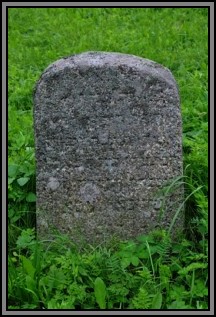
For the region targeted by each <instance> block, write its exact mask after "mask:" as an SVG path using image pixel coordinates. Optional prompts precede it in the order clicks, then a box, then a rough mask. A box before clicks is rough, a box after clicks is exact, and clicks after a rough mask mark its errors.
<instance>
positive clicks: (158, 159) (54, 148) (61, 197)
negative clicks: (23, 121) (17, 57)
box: [34, 52, 183, 243]
mask: <svg viewBox="0 0 216 317" xmlns="http://www.w3.org/2000/svg"><path fill="white" fill-rule="evenodd" d="M34 124H35V142H36V163H37V164H36V167H37V176H36V185H37V229H38V233H39V235H40V236H41V237H45V236H50V235H51V234H52V232H53V229H55V228H56V229H58V230H60V232H64V233H69V234H70V236H71V237H72V239H74V241H77V242H78V241H80V240H82V239H84V240H87V241H88V242H90V243H95V242H101V241H103V240H104V239H107V238H108V239H109V238H111V237H112V236H113V235H117V236H118V237H120V238H122V239H128V238H132V237H136V236H137V235H140V234H145V233H148V232H149V230H151V229H152V228H154V227H156V226H158V225H159V226H162V227H164V228H166V227H167V226H169V224H170V221H171V220H172V219H173V217H174V214H175V212H176V210H177V208H178V207H179V204H180V203H181V201H182V196H181V191H177V192H175V193H173V194H172V195H170V196H169V198H168V200H167V201H166V204H165V212H164V216H163V217H162V219H161V220H158V219H159V213H160V212H161V206H162V198H160V197H158V196H157V195H156V194H157V191H158V189H159V188H160V186H161V185H164V184H165V183H166V182H167V181H168V180H171V179H173V178H174V177H177V176H181V175H182V130H181V113H180V105H179V95H178V89H177V86H176V82H175V80H174V78H173V76H172V74H171V72H170V71H169V70H168V69H167V68H165V67H163V66H161V65H159V64H157V63H155V62H152V61H150V60H147V59H143V58H139V57H136V56H133V55H125V54H120V53H105V52H87V53H82V54H78V55H73V56H70V57H67V58H63V59H60V60H58V61H57V62H55V63H53V64H51V65H50V66H49V67H48V68H47V69H46V70H45V71H44V72H43V74H42V76H41V77H40V79H39V81H38V82H37V85H36V88H35V93H34ZM182 219H183V215H181V216H180V218H178V219H177V222H176V226H177V227H181V226H182ZM175 228H176V227H175Z"/></svg>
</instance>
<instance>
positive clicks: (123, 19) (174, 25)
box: [8, 8, 208, 310]
mask: <svg viewBox="0 0 216 317" xmlns="http://www.w3.org/2000/svg"><path fill="white" fill-rule="evenodd" d="M90 50H91V51H92V50H97V51H115V52H122V53H128V54H133V55H138V56H141V57H144V58H148V59H151V60H154V61H156V62H158V63H160V64H163V65H164V66H166V67H168V68H169V69H170V70H171V71H172V73H173V75H174V76H175V78H176V81H177V83H178V86H179V93H180V97H181V107H182V118H183V154H184V182H185V202H186V203H185V205H186V223H185V232H184V235H181V236H180V237H179V240H178V241H172V240H170V236H169V232H166V231H164V230H162V229H158V230H157V231H155V232H152V233H151V234H150V235H148V236H141V237H137V238H136V239H134V241H117V240H113V241H112V242H110V244H108V245H100V246H98V247H95V248H93V247H92V246H88V245H86V246H85V248H84V249H82V250H80V249H79V248H77V247H76V246H74V245H73V244H72V242H71V241H70V239H68V238H67V237H66V236H59V237H58V238H57V239H56V240H55V242H52V243H51V242H45V241H40V242H39V241H37V240H36V238H35V231H34V226H35V198H36V196H35V162H34V133H33V121H32V120H33V116H32V107H33V104H32V92H33V88H34V85H35V82H36V80H37V79H38V78H39V76H40V74H41V73H42V72H43V70H44V69H45V68H46V67H47V66H48V65H49V64H50V63H52V62H54V61H56V60H57V59H59V58H61V57H65V56H68V55H72V54H75V53H79V52H83V51H90ZM207 83H208V12H207V9H205V8H162V9H161V8H67V9H65V8H9V10H8V117H9V122H8V268H9V269H8V308H9V309H15V310H18V309H77V310H79V309H103V308H106V309H170V310H173V309H208V264H207V263H208V84H207ZM177 212H178V211H177ZM176 215H177V214H176ZM174 221H175V219H173V223H172V224H171V225H172V226H174ZM59 246H61V248H60V247H59ZM62 246H63V247H62Z"/></svg>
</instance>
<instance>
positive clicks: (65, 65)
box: [41, 51, 176, 86]
mask: <svg viewBox="0 0 216 317" xmlns="http://www.w3.org/2000/svg"><path fill="white" fill-rule="evenodd" d="M88 68H104V69H106V68H107V69H108V68H109V69H110V68H115V69H119V71H121V70H124V71H125V72H128V73H129V72H130V71H131V70H133V71H135V72H137V73H143V74H145V76H151V77H154V78H157V79H158V80H162V81H165V82H166V83H167V84H168V85H171V86H176V81H175V79H174V77H173V75H172V73H171V72H170V70H169V69H168V68H166V67H164V66H162V65H160V64H158V63H156V62H154V61H151V60H149V59H145V58H141V57H138V56H135V55H130V54H123V53H117V52H100V51H95V52H93V51H90V52H84V53H80V54H75V55H71V56H68V57H65V58H61V59H59V60H57V61H56V62H54V63H52V64H50V65H49V66H48V67H47V68H46V69H45V71H44V72H43V74H42V77H41V79H42V78H44V77H46V76H47V75H48V76H50V75H55V74H56V75H57V74H58V73H60V72H62V71H63V70H64V69H71V70H72V69H74V70H76V69H83V70H87V69H88Z"/></svg>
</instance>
